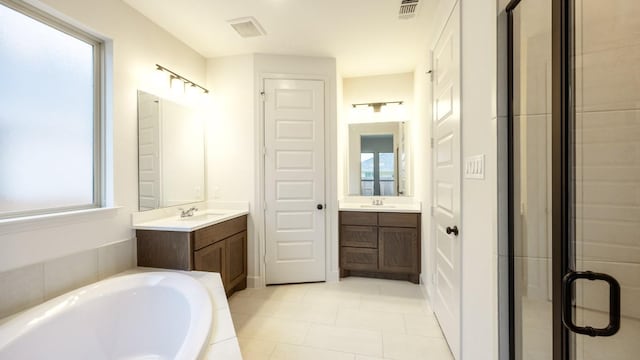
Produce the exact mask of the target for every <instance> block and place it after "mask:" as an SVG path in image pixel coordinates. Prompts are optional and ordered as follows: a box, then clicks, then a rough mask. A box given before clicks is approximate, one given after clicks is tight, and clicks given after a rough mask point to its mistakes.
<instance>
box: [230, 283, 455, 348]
mask: <svg viewBox="0 0 640 360" xmlns="http://www.w3.org/2000/svg"><path fill="white" fill-rule="evenodd" d="M229 306H230V309H231V314H232V317H233V321H234V324H235V328H236V332H237V334H238V341H239V343H240V348H241V350H242V355H243V356H244V359H245V360H255V359H273V360H275V359H305V360H315V359H318V360H320V359H322V360H325V359H349V360H356V359H362V360H364V359H378V360H381V359H394V360H405V359H406V360H408V359H416V360H417V359H429V360H452V359H453V357H452V356H451V353H450V352H449V348H448V346H447V343H446V341H445V340H444V337H443V335H442V332H441V330H440V327H439V325H438V322H437V321H436V319H435V317H434V315H433V312H432V310H431V308H430V306H429V304H428V302H427V301H426V300H425V298H424V297H423V295H422V292H421V290H420V287H419V286H418V285H414V284H410V283H407V282H401V281H393V280H382V279H367V278H357V277H351V278H347V279H342V280H341V281H340V282H338V283H314V284H298V285H279V286H269V287H266V288H260V289H247V290H243V291H239V292H237V293H235V294H234V295H233V296H232V297H231V298H230V299H229Z"/></svg>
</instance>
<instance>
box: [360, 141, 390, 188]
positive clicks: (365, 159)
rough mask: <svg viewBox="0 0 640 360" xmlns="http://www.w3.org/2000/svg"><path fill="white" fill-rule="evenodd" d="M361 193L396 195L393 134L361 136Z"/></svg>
mask: <svg viewBox="0 0 640 360" xmlns="http://www.w3.org/2000/svg"><path fill="white" fill-rule="evenodd" d="M360 147H361V150H360V151H361V152H360V169H361V170H360V195H362V196H396V195H397V191H396V167H395V163H396V161H395V152H394V143H393V134H380V135H362V136H361V137H360Z"/></svg>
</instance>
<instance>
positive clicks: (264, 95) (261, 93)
mask: <svg viewBox="0 0 640 360" xmlns="http://www.w3.org/2000/svg"><path fill="white" fill-rule="evenodd" d="M260 98H261V99H262V101H267V94H266V93H265V92H264V91H260Z"/></svg>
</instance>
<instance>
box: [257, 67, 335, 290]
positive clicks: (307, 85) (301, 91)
mask: <svg viewBox="0 0 640 360" xmlns="http://www.w3.org/2000/svg"><path fill="white" fill-rule="evenodd" d="M264 92H265V97H264V134H265V139H264V140H265V184H264V187H265V189H264V192H265V204H266V209H265V238H266V254H265V266H266V274H265V275H266V283H267V284H284V283H297V282H312V281H324V280H325V210H324V203H325V198H324V195H325V194H324V192H325V189H324V176H325V173H324V82H323V81H319V80H275V79H266V80H265V83H264Z"/></svg>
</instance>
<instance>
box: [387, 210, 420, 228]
mask: <svg viewBox="0 0 640 360" xmlns="http://www.w3.org/2000/svg"><path fill="white" fill-rule="evenodd" d="M419 219H420V216H419V214H409V213H379V214H378V223H379V225H380V226H389V227H408V228H417V227H418V221H419Z"/></svg>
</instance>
